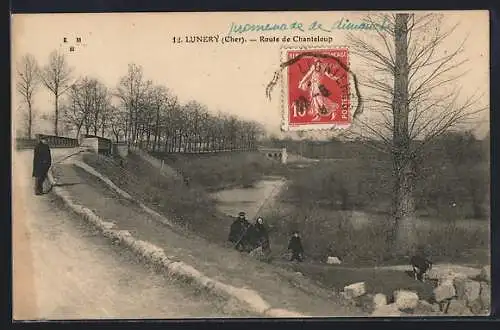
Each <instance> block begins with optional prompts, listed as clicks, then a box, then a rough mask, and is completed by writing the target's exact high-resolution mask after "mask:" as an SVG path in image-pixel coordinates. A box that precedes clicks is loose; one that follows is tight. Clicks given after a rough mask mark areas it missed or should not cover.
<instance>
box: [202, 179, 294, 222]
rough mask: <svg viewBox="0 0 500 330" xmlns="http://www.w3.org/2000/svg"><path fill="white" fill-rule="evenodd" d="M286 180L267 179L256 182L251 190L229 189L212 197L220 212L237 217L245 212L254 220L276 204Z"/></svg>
mask: <svg viewBox="0 0 500 330" xmlns="http://www.w3.org/2000/svg"><path fill="white" fill-rule="evenodd" d="M285 183H286V182H285V180H284V179H283V178H281V177H266V178H264V179H263V180H260V181H258V182H256V183H255V184H254V185H253V186H252V187H249V188H229V189H224V190H220V191H218V192H215V193H212V194H211V196H212V197H213V198H214V199H215V200H216V201H217V208H218V209H219V211H221V212H223V213H225V214H228V215H230V216H236V215H237V214H238V212H240V211H243V212H245V213H246V214H247V219H253V218H255V217H256V216H257V212H259V209H260V211H261V212H262V211H263V210H264V209H268V208H269V207H270V206H271V205H272V204H273V202H274V198H275V197H276V196H277V195H278V194H279V193H280V191H281V190H282V189H283V187H284V186H285Z"/></svg>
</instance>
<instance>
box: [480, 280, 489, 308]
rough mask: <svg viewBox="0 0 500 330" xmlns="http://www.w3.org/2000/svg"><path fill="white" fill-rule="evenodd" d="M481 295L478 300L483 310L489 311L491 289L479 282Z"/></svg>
mask: <svg viewBox="0 0 500 330" xmlns="http://www.w3.org/2000/svg"><path fill="white" fill-rule="evenodd" d="M480 286H481V293H480V294H479V299H480V301H481V305H482V307H483V309H484V310H486V311H489V310H490V308H491V287H490V285H489V284H488V283H486V282H481V283H480Z"/></svg>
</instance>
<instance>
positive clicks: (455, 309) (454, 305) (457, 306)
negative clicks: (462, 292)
mask: <svg viewBox="0 0 500 330" xmlns="http://www.w3.org/2000/svg"><path fill="white" fill-rule="evenodd" d="M447 314H448V315H457V316H458V315H460V316H472V315H474V314H472V312H471V311H470V309H469V308H468V307H467V305H466V303H465V301H463V300H456V299H453V300H452V301H451V302H450V306H449V307H448V313H447Z"/></svg>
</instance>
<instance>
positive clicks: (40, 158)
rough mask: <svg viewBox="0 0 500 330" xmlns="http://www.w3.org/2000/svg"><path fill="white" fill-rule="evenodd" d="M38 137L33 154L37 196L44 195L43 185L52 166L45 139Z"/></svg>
mask: <svg viewBox="0 0 500 330" xmlns="http://www.w3.org/2000/svg"><path fill="white" fill-rule="evenodd" d="M37 137H38V144H37V145H36V146H35V150H34V152H33V177H34V178H35V194H36V195H41V194H43V183H44V182H45V179H46V178H47V173H48V172H49V169H50V166H51V165H52V156H51V153H50V148H49V145H48V144H47V141H46V140H45V138H44V137H43V136H41V135H38V136H37Z"/></svg>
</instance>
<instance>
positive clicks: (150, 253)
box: [48, 164, 307, 318]
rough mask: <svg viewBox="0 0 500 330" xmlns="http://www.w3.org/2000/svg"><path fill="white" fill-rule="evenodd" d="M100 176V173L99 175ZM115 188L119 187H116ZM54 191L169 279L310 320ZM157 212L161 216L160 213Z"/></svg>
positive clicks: (270, 312) (252, 307) (260, 310)
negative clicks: (216, 276)
mask: <svg viewBox="0 0 500 330" xmlns="http://www.w3.org/2000/svg"><path fill="white" fill-rule="evenodd" d="M85 165H86V164H85ZM77 166H78V165H77ZM87 166H88V165H87ZM89 167H90V166H89ZM90 168H91V167H90ZM91 169H92V168H91ZM51 171H52V170H50V171H49V173H48V179H49V182H50V183H51V184H52V185H53V186H54V185H55V184H56V181H55V179H54V176H53V175H52V172H51ZM94 171H95V170H94ZM96 173H97V174H99V173H98V172H96ZM91 174H92V173H91ZM98 177H99V178H100V179H101V180H103V178H104V177H103V176H102V175H100V174H99V176H98ZM104 182H106V183H108V182H110V183H111V184H112V182H111V181H110V180H109V179H107V180H104ZM110 186H111V185H110ZM113 186H114V187H116V186H115V185H114V184H113ZM116 188H117V189H119V190H120V191H122V192H123V193H125V194H126V195H128V193H126V192H124V191H123V190H121V189H120V188H118V187H116ZM53 192H54V194H55V195H56V196H57V197H58V198H60V199H61V200H62V201H63V202H64V204H66V205H67V206H68V207H69V208H70V209H71V210H72V211H73V212H75V213H76V214H78V215H79V216H81V217H82V218H83V219H84V220H86V221H88V222H90V223H91V224H92V225H94V226H95V227H97V228H98V229H99V230H100V231H101V232H102V234H103V235H104V236H105V237H106V238H108V239H111V240H113V241H118V242H120V243H121V244H123V245H125V246H126V247H128V248H129V249H130V250H132V251H133V252H134V253H136V254H138V255H139V256H141V257H142V258H144V259H145V260H147V261H148V262H150V263H151V264H153V265H155V266H157V267H159V268H160V269H163V270H165V271H166V273H167V274H168V275H169V276H172V277H174V278H177V279H180V280H184V281H186V282H189V283H191V284H194V285H195V286H197V287H199V288H201V289H204V290H207V291H208V292H209V293H212V294H214V295H217V296H219V297H223V298H225V299H228V300H229V299H236V300H237V301H238V302H240V303H243V305H244V306H246V307H247V309H248V311H250V312H254V313H257V314H261V315H264V316H268V317H282V318H297V317H299V318H300V317H307V315H304V314H300V313H297V312H292V311H288V310H285V309H279V308H272V307H271V306H270V305H269V304H268V303H267V302H266V301H265V300H264V299H262V297H261V296H260V295H259V294H258V293H257V292H255V291H254V290H250V289H245V288H238V287H234V286H231V285H228V284H225V283H222V282H219V281H217V280H214V279H211V278H209V277H208V276H206V275H204V274H203V273H201V272H200V271H198V270H197V269H195V268H194V267H192V266H190V265H188V264H186V263H184V262H182V261H174V260H171V259H169V257H167V256H166V255H165V252H164V250H163V249H162V248H160V247H158V246H156V245H154V244H151V243H149V242H146V241H142V240H138V239H136V238H134V237H133V236H132V235H131V234H130V232H129V231H127V230H119V229H115V228H114V227H115V224H114V223H112V222H108V221H104V220H102V219H101V218H100V217H99V216H98V215H97V214H95V213H94V212H93V211H92V210H90V209H88V208H86V207H84V206H82V205H78V204H76V203H75V202H74V201H73V199H72V198H71V197H70V195H69V193H68V192H67V191H66V190H64V189H63V188H61V187H58V186H54V187H53ZM128 196H130V195H128ZM124 197H125V196H124ZM144 207H145V206H144ZM151 211H152V210H151ZM153 212H154V211H153ZM154 213H155V214H157V213H156V212H154Z"/></svg>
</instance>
